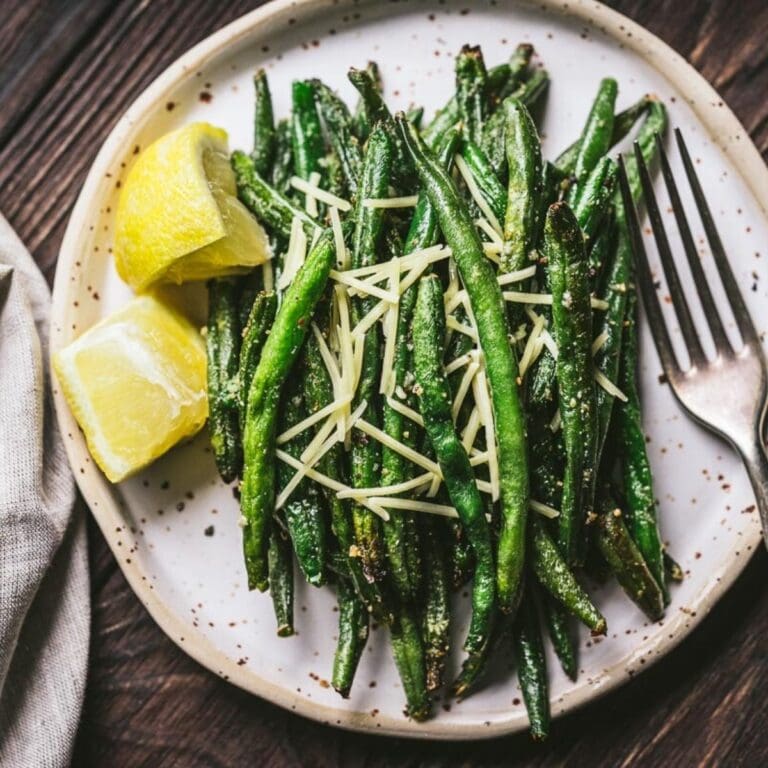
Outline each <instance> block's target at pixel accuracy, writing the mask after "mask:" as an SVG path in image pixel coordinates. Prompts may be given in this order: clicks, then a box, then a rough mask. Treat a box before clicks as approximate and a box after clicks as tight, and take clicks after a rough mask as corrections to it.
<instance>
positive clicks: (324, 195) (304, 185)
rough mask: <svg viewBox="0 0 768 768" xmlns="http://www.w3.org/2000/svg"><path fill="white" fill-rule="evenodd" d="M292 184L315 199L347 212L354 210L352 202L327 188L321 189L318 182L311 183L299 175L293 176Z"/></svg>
mask: <svg viewBox="0 0 768 768" xmlns="http://www.w3.org/2000/svg"><path fill="white" fill-rule="evenodd" d="M291 186H292V187H293V188H294V189H298V190H299V192H303V193H304V194H305V195H309V196H311V197H314V198H315V200H319V201H320V202H321V203H325V204H326V205H330V206H333V207H334V208H338V209H339V210H340V211H343V212H344V213H346V212H347V211H351V210H352V203H350V202H349V201H348V200H343V199H342V198H340V197H337V196H336V195H334V194H332V193H330V192H328V191H327V190H325V189H321V188H320V187H318V186H317V185H316V184H311V183H310V182H308V181H306V180H305V179H301V178H299V177H298V176H291Z"/></svg>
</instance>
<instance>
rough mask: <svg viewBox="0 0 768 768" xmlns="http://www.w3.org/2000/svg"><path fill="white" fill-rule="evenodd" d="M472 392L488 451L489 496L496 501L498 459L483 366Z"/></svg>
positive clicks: (497, 491)
mask: <svg viewBox="0 0 768 768" xmlns="http://www.w3.org/2000/svg"><path fill="white" fill-rule="evenodd" d="M472 392H473V394H474V395H475V403H477V408H478V411H479V412H480V420H481V421H482V423H483V429H484V430H485V443H486V449H487V451H488V472H489V474H490V477H491V489H492V491H491V498H492V499H493V501H497V500H498V498H499V461H498V456H497V453H496V432H495V430H494V426H493V407H492V405H491V397H490V394H489V392H488V382H487V379H486V377H485V370H484V369H483V368H481V369H480V370H479V371H478V372H477V376H475V379H474V381H473V382H472Z"/></svg>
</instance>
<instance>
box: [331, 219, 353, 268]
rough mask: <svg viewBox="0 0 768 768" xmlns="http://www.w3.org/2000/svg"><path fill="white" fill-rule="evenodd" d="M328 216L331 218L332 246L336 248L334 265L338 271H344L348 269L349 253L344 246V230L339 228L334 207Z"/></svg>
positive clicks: (338, 220) (339, 224) (339, 222)
mask: <svg viewBox="0 0 768 768" xmlns="http://www.w3.org/2000/svg"><path fill="white" fill-rule="evenodd" d="M329 215H330V217H331V229H332V230H333V244H334V245H335V247H336V265H337V266H338V268H339V269H341V270H344V269H347V268H348V267H349V253H348V252H347V246H346V245H344V230H343V229H342V228H341V218H340V217H339V209H338V208H336V207H335V206H333V207H331V208H330V210H329Z"/></svg>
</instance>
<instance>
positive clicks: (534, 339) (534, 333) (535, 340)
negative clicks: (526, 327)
mask: <svg viewBox="0 0 768 768" xmlns="http://www.w3.org/2000/svg"><path fill="white" fill-rule="evenodd" d="M543 330H544V316H543V315H540V316H539V318H538V319H537V320H536V322H535V323H534V324H533V328H532V329H531V334H530V336H529V337H528V341H527V342H526V343H525V349H524V350H523V354H522V357H521V358H520V375H521V376H525V372H526V371H527V370H528V367H529V366H530V365H531V364H532V363H533V362H534V353H535V351H536V349H537V348H539V349H541V347H540V346H539V337H540V336H541V332H542V331H543Z"/></svg>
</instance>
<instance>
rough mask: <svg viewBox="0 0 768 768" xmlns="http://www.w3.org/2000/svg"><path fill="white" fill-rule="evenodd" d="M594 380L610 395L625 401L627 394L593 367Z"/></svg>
mask: <svg viewBox="0 0 768 768" xmlns="http://www.w3.org/2000/svg"><path fill="white" fill-rule="evenodd" d="M595 381H596V382H597V383H598V384H599V385H600V386H601V387H602V388H603V389H604V390H605V391H606V392H607V393H608V394H609V395H611V396H612V397H617V398H618V399H619V400H621V402H622V403H626V402H627V396H626V395H625V394H624V393H623V392H622V391H621V390H620V389H619V388H618V387H617V386H616V385H615V384H614V383H613V382H612V381H611V380H610V379H609V378H608V377H607V376H606V375H605V374H604V373H603V372H602V371H601V370H600V369H599V368H596V369H595Z"/></svg>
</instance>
